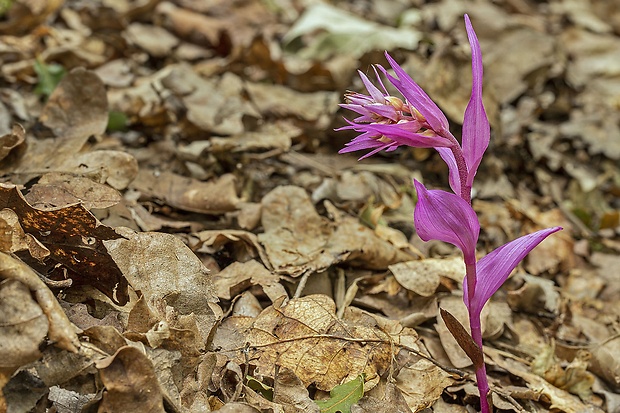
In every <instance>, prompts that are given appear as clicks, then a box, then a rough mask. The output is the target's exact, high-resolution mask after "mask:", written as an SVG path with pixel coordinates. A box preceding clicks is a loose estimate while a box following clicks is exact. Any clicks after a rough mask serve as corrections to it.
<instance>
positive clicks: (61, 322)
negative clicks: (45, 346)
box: [0, 252, 80, 352]
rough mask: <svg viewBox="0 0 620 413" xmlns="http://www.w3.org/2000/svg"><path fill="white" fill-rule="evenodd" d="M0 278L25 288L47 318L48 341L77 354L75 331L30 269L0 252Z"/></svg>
mask: <svg viewBox="0 0 620 413" xmlns="http://www.w3.org/2000/svg"><path fill="white" fill-rule="evenodd" d="M0 277H1V278H2V279H3V280H16V281H19V282H20V283H21V284H23V285H25V286H27V287H28V289H30V291H31V292H32V293H33V295H34V297H35V299H36V301H37V303H38V305H39V306H40V307H41V310H43V313H44V314H45V316H46V317H47V321H48V323H49V331H48V336H49V338H50V340H52V341H53V342H55V343H56V345H57V346H58V347H60V348H63V349H65V350H69V351H72V352H77V349H78V347H80V341H79V340H78V337H77V334H76V329H75V328H74V326H73V325H72V324H71V322H70V321H69V320H68V319H67V316H66V315H65V313H64V312H63V311H62V308H61V307H60V305H59V304H58V301H56V297H54V294H53V293H52V292H51V291H50V290H49V289H48V288H47V286H46V285H45V284H44V283H43V281H41V279H40V278H39V277H38V276H37V274H36V273H35V272H34V271H33V270H32V269H31V268H30V267H28V266H27V265H26V264H24V263H23V262H21V261H19V260H17V259H15V258H13V257H11V256H10V255H7V254H5V253H3V252H0Z"/></svg>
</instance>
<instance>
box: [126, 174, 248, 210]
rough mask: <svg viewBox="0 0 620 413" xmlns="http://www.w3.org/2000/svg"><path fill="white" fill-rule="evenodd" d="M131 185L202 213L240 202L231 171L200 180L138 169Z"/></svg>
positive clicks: (234, 206)
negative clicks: (210, 178)
mask: <svg viewBox="0 0 620 413" xmlns="http://www.w3.org/2000/svg"><path fill="white" fill-rule="evenodd" d="M131 187H132V188H133V189H135V190H137V191H140V192H141V193H142V194H144V195H145V196H149V197H153V198H157V199H160V200H162V201H164V202H165V203H167V204H168V205H170V206H173V207H175V208H179V209H183V210H186V211H192V212H199V213H203V214H221V213H224V212H229V211H234V210H236V209H237V204H238V203H239V202H240V200H239V198H238V197H237V191H236V189H235V177H234V175H231V174H225V175H222V176H220V177H219V178H217V179H215V180H213V181H209V182H201V181H199V180H197V179H193V178H187V177H184V176H181V175H176V174H173V173H171V172H161V173H158V172H155V171H148V170H140V172H139V173H138V176H137V178H136V179H135V180H134V181H133V182H132V183H131Z"/></svg>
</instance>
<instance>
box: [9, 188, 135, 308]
mask: <svg viewBox="0 0 620 413" xmlns="http://www.w3.org/2000/svg"><path fill="white" fill-rule="evenodd" d="M0 194H1V195H2V197H1V198H0V199H1V200H2V201H0V202H1V203H0V207H2V208H10V209H12V210H13V211H14V212H15V214H16V215H17V216H18V217H19V223H20V225H21V227H22V228H23V230H24V232H26V233H27V234H30V235H31V236H32V237H34V238H35V239H36V240H37V241H39V242H40V243H41V244H43V245H44V246H45V247H46V248H47V249H48V250H49V251H50V255H49V257H47V260H46V263H44V264H41V263H38V262H30V264H31V265H33V266H38V267H40V266H42V265H48V264H51V265H52V267H53V266H54V265H55V264H57V263H60V264H62V265H63V266H64V267H66V269H67V270H68V272H67V274H66V275H68V276H69V277H70V278H71V279H72V280H73V282H75V283H76V284H88V285H92V286H93V287H95V288H97V289H99V290H100V291H101V292H103V293H104V294H106V295H107V296H108V297H109V298H110V299H112V300H113V301H114V302H115V303H118V304H121V305H124V304H125V303H127V300H128V295H127V280H126V279H125V278H124V277H123V275H122V274H121V273H120V271H119V270H118V267H117V266H116V264H114V262H113V261H112V259H111V258H110V256H109V255H108V252H107V251H106V249H105V247H104V245H103V241H104V240H111V239H117V238H120V235H118V234H117V233H116V232H114V230H113V229H112V228H109V227H106V226H104V225H101V223H100V222H99V221H98V220H97V219H96V218H95V217H94V216H93V215H92V214H91V213H90V212H88V211H87V210H86V209H85V208H84V207H83V206H81V205H70V206H67V207H64V208H59V209H53V210H40V209H35V208H32V207H31V206H30V205H29V204H28V202H26V200H25V199H24V197H23V196H22V194H21V193H20V192H19V191H18V190H17V188H16V187H12V186H10V185H2V184H0ZM54 270H60V269H58V268H56V267H54ZM49 274H51V275H50V278H51V277H52V275H54V274H52V272H49ZM60 276H62V277H63V279H64V277H65V274H64V272H62V271H60Z"/></svg>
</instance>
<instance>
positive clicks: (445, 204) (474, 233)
mask: <svg viewBox="0 0 620 413" xmlns="http://www.w3.org/2000/svg"><path fill="white" fill-rule="evenodd" d="M414 185H415V188H416V190H417V192H418V202H417V204H416V206H415V211H414V215H413V222H414V224H415V229H416V231H417V233H418V235H419V236H420V238H422V240H423V241H430V240H432V239H435V240H439V241H443V242H447V243H450V244H452V245H455V246H456V247H458V248H460V250H461V251H463V258H464V261H465V264H466V265H472V264H474V263H475V262H476V243H477V242H478V235H479V234H480V223H479V222H478V217H477V216H476V213H475V212H474V210H473V209H472V207H471V205H469V204H468V203H467V202H466V201H465V200H463V199H462V198H461V197H459V196H457V195H454V194H451V193H450V192H446V191H440V190H427V189H426V188H425V187H424V185H422V184H421V183H420V182H418V181H417V180H414Z"/></svg>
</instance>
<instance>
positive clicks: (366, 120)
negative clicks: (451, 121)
mask: <svg viewBox="0 0 620 413" xmlns="http://www.w3.org/2000/svg"><path fill="white" fill-rule="evenodd" d="M465 27H466V30H467V37H468V39H469V44H470V47H471V55H472V59H471V61H472V64H471V66H472V88H471V97H470V100H469V103H468V105H467V108H466V109H465V115H464V120H463V129H462V138H461V143H459V141H458V140H457V139H456V138H455V137H454V135H452V133H451V132H450V130H449V125H448V120H447V118H446V116H445V115H444V113H443V112H442V111H441V110H440V109H439V107H438V106H437V105H436V104H435V103H434V102H433V101H432V100H431V99H430V97H429V96H428V95H427V94H426V93H425V92H424V90H422V88H421V87H420V86H418V84H416V83H415V82H414V81H413V80H412V79H411V78H410V77H409V76H408V75H407V73H406V72H405V71H404V70H403V69H402V68H401V67H400V66H399V65H398V64H397V63H396V61H395V60H394V59H393V58H392V57H391V56H390V55H389V54H388V53H387V52H386V54H385V56H386V58H387V60H388V62H389V64H390V66H391V68H392V69H393V71H394V73H395V74H396V77H394V76H392V75H391V74H390V73H388V71H387V70H386V69H384V68H383V67H381V66H380V65H377V66H375V70H374V71H375V76H376V78H377V84H378V85H379V87H377V86H375V85H374V84H373V83H372V82H371V81H370V79H369V78H368V77H367V76H366V75H364V74H363V73H362V72H359V74H360V76H361V79H362V82H363V83H364V86H365V87H366V89H367V90H368V95H364V94H361V93H352V92H349V93H347V95H346V103H345V104H342V105H341V106H342V107H343V108H346V109H349V110H352V111H354V112H356V113H357V114H359V115H360V116H359V117H357V118H355V119H354V120H353V121H349V120H347V122H348V125H347V126H345V127H343V128H340V129H338V130H354V131H355V132H358V133H359V135H358V136H357V137H355V138H354V139H353V140H352V141H351V142H349V143H347V144H346V146H345V148H343V149H342V150H341V151H340V153H345V152H353V151H358V150H364V149H370V150H371V151H370V152H369V153H367V154H365V155H364V156H362V157H361V158H360V159H363V158H366V157H368V156H371V155H374V154H376V153H378V152H380V151H382V150H385V151H388V152H389V151H393V150H395V149H396V148H398V147H399V146H411V147H417V148H435V149H436V150H437V151H438V152H439V155H440V156H441V158H442V159H443V160H444V161H445V162H446V164H447V165H448V171H449V176H448V179H449V183H450V187H451V189H452V191H454V193H450V192H447V191H442V190H429V189H427V188H426V187H425V186H424V185H423V184H422V183H420V182H418V181H417V180H416V181H414V185H415V188H416V191H417V193H418V202H417V204H416V206H415V211H414V224H415V228H416V231H417V233H418V235H419V236H420V238H421V239H422V240H424V241H429V240H439V241H443V242H447V243H450V244H453V245H455V246H456V247H458V248H459V249H460V250H461V251H462V253H463V261H464V263H465V279H464V281H463V300H464V302H465V306H466V307H467V310H468V313H469V325H470V330H471V339H473V342H474V343H475V347H476V348H475V351H472V350H471V348H468V345H467V344H466V343H463V341H464V340H463V339H462V338H461V339H459V337H457V335H458V334H456V333H455V331H453V329H450V330H451V332H452V333H453V335H455V338H457V341H459V344H460V345H461V347H463V349H464V350H465V352H466V353H467V354H468V356H469V357H470V358H471V359H472V361H473V363H474V368H475V370H476V381H477V386H478V390H479V392H480V407H481V411H482V413H488V412H490V403H489V400H490V389H489V384H488V379H487V375H486V368H485V364H484V357H483V352H482V327H481V318H480V316H481V313H482V308H483V307H484V305H485V304H486V303H487V301H488V300H489V299H490V298H491V296H492V295H493V294H494V293H495V292H496V291H497V290H498V289H499V288H500V287H501V286H502V284H503V283H504V282H505V281H506V279H507V278H508V276H509V275H510V273H511V272H512V270H514V268H515V267H516V266H517V265H518V264H519V262H520V261H521V260H522V259H523V258H524V257H525V256H526V255H527V254H528V253H529V252H530V251H531V250H532V249H533V248H534V247H536V246H537V245H538V244H540V243H541V242H542V241H543V240H544V239H545V238H547V237H548V236H549V235H551V234H553V233H554V232H557V231H559V230H561V229H562V228H561V227H553V228H547V229H543V230H540V231H537V232H534V233H532V234H528V235H525V236H523V237H521V238H518V239H516V240H513V241H511V242H509V243H507V244H505V245H502V246H501V247H499V248H497V249H495V250H494V251H492V252H491V253H489V254H487V255H486V256H484V257H482V258H481V259H479V260H478V259H477V257H476V244H477V242H478V236H479V233H480V223H479V221H478V217H477V216H476V213H475V212H474V210H473V208H472V206H471V188H472V185H473V182H474V177H475V176H476V172H477V170H478V166H479V165H480V162H481V160H482V157H483V155H484V152H485V151H486V149H487V147H488V145H489V139H490V126H489V120H488V118H487V115H486V112H485V109H484V105H483V102H482V74H483V68H482V54H481V50H480V44H479V42H478V38H477V37H476V33H475V32H474V29H473V27H472V25H471V22H470V20H469V16H467V15H465ZM379 72H381V74H383V75H384V76H385V77H386V78H387V80H388V81H389V82H390V83H391V84H392V85H393V86H394V87H395V88H396V89H397V90H398V91H399V92H400V93H401V94H402V96H403V97H404V99H401V98H399V97H396V96H391V95H390V94H389V93H388V91H387V89H386V87H385V85H384V84H383V81H382V80H381V76H380V75H379ZM442 314H443V313H442ZM444 319H445V318H444ZM447 324H448V323H447ZM448 327H450V326H448ZM471 339H470V341H471ZM474 353H475V354H474Z"/></svg>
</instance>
